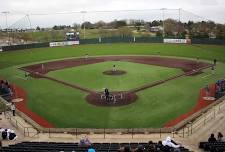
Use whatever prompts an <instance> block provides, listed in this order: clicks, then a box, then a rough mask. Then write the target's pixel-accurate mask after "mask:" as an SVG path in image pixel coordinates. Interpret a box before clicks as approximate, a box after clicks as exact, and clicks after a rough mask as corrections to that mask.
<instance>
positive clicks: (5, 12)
mask: <svg viewBox="0 0 225 152" xmlns="http://www.w3.org/2000/svg"><path fill="white" fill-rule="evenodd" d="M2 13H3V14H5V25H6V32H7V34H8V44H9V43H10V37H9V31H8V17H7V15H8V14H9V11H4V12H2Z"/></svg>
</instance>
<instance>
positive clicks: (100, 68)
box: [48, 61, 183, 91]
mask: <svg viewBox="0 0 225 152" xmlns="http://www.w3.org/2000/svg"><path fill="white" fill-rule="evenodd" d="M113 65H116V67H117V69H118V70H124V71H126V72H127V73H126V74H124V75H121V76H109V75H104V74H103V73H102V72H104V71H106V70H111V69H112V66H113ZM181 73H183V71H182V70H180V69H174V68H166V67H160V66H153V65H146V64H138V63H131V62H122V61H108V62H102V63H96V64H90V65H85V66H79V67H75V68H67V69H63V70H57V71H52V72H50V73H48V76H51V77H54V78H57V79H60V80H63V81H65V82H68V83H72V84H78V85H79V86H82V87H85V88H88V89H92V90H97V91H102V90H103V89H102V88H109V90H110V91H125V90H130V89H134V88H137V87H140V86H143V85H145V84H146V83H153V82H155V81H159V80H164V79H166V78H168V77H171V76H175V75H178V74H181Z"/></svg>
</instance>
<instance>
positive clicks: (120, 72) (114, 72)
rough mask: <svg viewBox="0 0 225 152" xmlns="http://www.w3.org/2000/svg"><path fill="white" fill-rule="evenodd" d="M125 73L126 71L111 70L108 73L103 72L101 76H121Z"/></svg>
mask: <svg viewBox="0 0 225 152" xmlns="http://www.w3.org/2000/svg"><path fill="white" fill-rule="evenodd" d="M126 73H127V72H126V71H123V70H116V71H113V70H108V71H104V72H103V74H105V75H115V76H116V75H123V74H126Z"/></svg>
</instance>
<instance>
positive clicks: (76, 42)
mask: <svg viewBox="0 0 225 152" xmlns="http://www.w3.org/2000/svg"><path fill="white" fill-rule="evenodd" d="M78 44H79V41H63V42H50V43H49V46H50V47H56V46H68V45H78Z"/></svg>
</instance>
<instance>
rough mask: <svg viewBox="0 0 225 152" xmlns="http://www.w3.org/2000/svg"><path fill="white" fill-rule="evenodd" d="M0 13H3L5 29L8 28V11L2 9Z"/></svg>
mask: <svg viewBox="0 0 225 152" xmlns="http://www.w3.org/2000/svg"><path fill="white" fill-rule="evenodd" d="M1 13H2V14H5V25H6V30H8V14H9V11H3V12H1Z"/></svg>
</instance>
